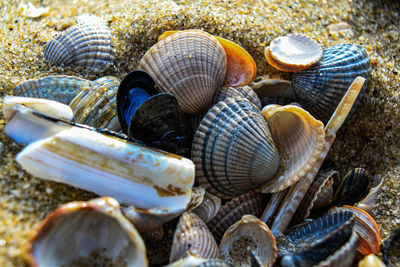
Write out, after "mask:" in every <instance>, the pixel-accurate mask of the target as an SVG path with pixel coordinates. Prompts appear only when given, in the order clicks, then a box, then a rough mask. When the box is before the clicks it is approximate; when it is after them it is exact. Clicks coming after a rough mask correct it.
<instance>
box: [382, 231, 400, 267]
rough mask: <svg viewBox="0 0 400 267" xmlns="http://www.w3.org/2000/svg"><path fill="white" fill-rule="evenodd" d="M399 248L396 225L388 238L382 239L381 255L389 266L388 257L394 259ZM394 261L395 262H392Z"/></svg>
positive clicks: (399, 236)
mask: <svg viewBox="0 0 400 267" xmlns="http://www.w3.org/2000/svg"><path fill="white" fill-rule="evenodd" d="M399 248H400V227H397V228H396V229H395V230H394V231H393V232H392V233H391V234H390V235H389V237H388V238H386V239H385V240H383V242H382V247H381V252H382V255H383V260H384V261H385V263H386V264H387V265H388V266H389V264H390V263H389V259H394V258H396V257H393V256H398V253H399ZM394 263H395V262H394Z"/></svg>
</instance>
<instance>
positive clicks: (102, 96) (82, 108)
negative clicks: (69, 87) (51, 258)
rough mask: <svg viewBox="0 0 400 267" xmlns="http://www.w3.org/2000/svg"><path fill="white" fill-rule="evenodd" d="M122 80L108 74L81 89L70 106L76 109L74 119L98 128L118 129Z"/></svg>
mask: <svg viewBox="0 0 400 267" xmlns="http://www.w3.org/2000/svg"><path fill="white" fill-rule="evenodd" d="M119 83H120V80H119V79H117V78H115V77H112V76H106V77H102V78H99V79H97V80H95V81H93V84H92V86H90V87H89V88H84V89H83V90H81V91H80V92H79V93H78V94H77V95H76V97H75V98H74V99H73V100H72V101H71V103H70V104H69V106H70V107H71V108H72V109H73V111H74V121H75V122H77V123H82V124H86V125H89V126H93V127H96V128H108V129H111V130H114V131H118V130H119V129H120V128H121V127H120V125H119V122H118V117H117V108H116V107H117V103H116V96H117V89H118V86H119Z"/></svg>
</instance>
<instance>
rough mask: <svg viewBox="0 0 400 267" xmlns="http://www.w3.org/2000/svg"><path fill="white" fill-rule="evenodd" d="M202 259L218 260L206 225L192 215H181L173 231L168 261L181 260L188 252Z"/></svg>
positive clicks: (188, 213) (216, 251) (212, 238)
mask: <svg viewBox="0 0 400 267" xmlns="http://www.w3.org/2000/svg"><path fill="white" fill-rule="evenodd" d="M189 251H190V253H191V254H192V255H194V256H200V257H203V258H210V259H211V258H218V255H219V251H218V245H217V243H216V242H215V239H214V237H213V236H212V234H211V232H210V231H209V230H208V228H207V225H206V224H205V223H204V222H203V221H202V220H201V219H200V218H199V217H198V216H197V215H196V214H194V213H192V212H185V213H184V214H182V216H181V218H180V220H179V223H178V225H177V227H176V230H175V235H174V240H173V241H172V248H171V254H170V258H169V261H170V262H173V261H176V260H179V259H182V258H184V257H185V256H186V253H187V252H189Z"/></svg>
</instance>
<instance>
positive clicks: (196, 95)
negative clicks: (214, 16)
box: [139, 31, 227, 114]
mask: <svg viewBox="0 0 400 267" xmlns="http://www.w3.org/2000/svg"><path fill="white" fill-rule="evenodd" d="M226 65H227V59H226V53H225V50H224V49H223V48H222V46H221V45H220V43H219V42H218V41H217V39H215V38H214V37H213V36H211V35H210V34H208V33H206V32H202V31H182V32H177V33H175V34H172V35H170V36H167V37H165V38H164V39H162V40H161V41H159V42H158V43H156V44H155V45H154V46H152V47H151V48H150V49H149V50H148V51H147V53H146V54H145V55H144V56H143V58H142V59H141V61H140V63H139V68H140V69H143V70H145V71H146V72H147V73H149V74H150V76H152V77H153V78H154V79H155V82H156V84H157V86H158V87H159V89H160V90H161V91H162V92H167V93H171V94H173V95H174V96H175V97H176V98H177V100H178V103H179V105H180V107H181V108H182V110H183V111H184V112H186V113H190V114H195V113H201V112H203V111H206V110H207V109H208V108H209V107H210V105H211V102H212V98H213V96H214V93H215V92H216V90H218V89H219V87H220V86H221V85H222V82H223V81H224V79H225V74H226Z"/></svg>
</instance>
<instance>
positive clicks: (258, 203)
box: [207, 191, 265, 242]
mask: <svg viewBox="0 0 400 267" xmlns="http://www.w3.org/2000/svg"><path fill="white" fill-rule="evenodd" d="M264 206H265V196H264V194H261V193H258V192H254V191H251V192H249V193H246V194H243V195H241V196H239V197H236V198H233V199H232V200H231V201H229V202H226V203H225V204H224V205H223V206H222V207H221V208H220V210H219V211H218V213H217V214H216V215H215V217H214V218H213V219H212V220H211V221H210V222H209V223H207V226H208V228H209V229H210V231H211V232H212V233H213V235H214V237H215V239H216V240H217V242H218V241H220V240H221V238H222V236H223V235H224V233H225V231H226V230H227V229H228V228H229V227H230V226H231V225H232V224H234V223H235V222H237V221H239V220H240V219H241V218H242V216H243V215H245V214H250V215H254V216H257V217H259V216H260V215H261V213H262V212H263V209H264Z"/></svg>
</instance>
